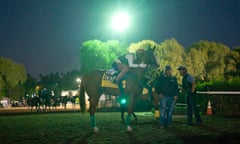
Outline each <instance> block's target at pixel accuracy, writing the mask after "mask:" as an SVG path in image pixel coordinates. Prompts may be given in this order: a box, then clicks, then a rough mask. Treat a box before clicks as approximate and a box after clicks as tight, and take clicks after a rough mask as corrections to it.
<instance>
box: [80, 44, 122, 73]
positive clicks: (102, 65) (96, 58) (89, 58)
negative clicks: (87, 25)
mask: <svg viewBox="0 0 240 144" xmlns="http://www.w3.org/2000/svg"><path fill="white" fill-rule="evenodd" d="M126 48H127V47H126V45H124V44H121V43H119V42H118V41H107V42H102V41H100V40H90V41H86V42H84V43H83V45H82V47H81V49H80V61H81V71H82V72H83V74H86V73H88V72H90V71H92V70H95V69H108V68H110V67H111V64H112V62H113V61H114V59H116V58H117V57H118V56H119V55H122V54H123V53H125V52H126Z"/></svg>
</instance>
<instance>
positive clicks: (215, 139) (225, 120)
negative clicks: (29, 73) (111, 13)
mask: <svg viewBox="0 0 240 144" xmlns="http://www.w3.org/2000/svg"><path fill="white" fill-rule="evenodd" d="M136 114H137V116H138V121H137V122H135V121H132V128H133V132H131V133H129V132H126V127H125V126H124V125H123V124H122V123H121V122H120V113H117V112H105V113H103V112H99V113H97V114H96V117H97V125H98V127H99V129H100V131H99V133H97V134H95V133H93V131H92V129H90V127H89V115H88V114H82V113H79V112H69V113H61V112H59V113H45V114H43V113H42V114H29V113H28V114H26V113H23V114H17V115H6V114H4V115H1V116H0V126H1V127H0V133H1V135H0V139H1V143H54V144H55V143H62V144H113V143H115V144H155V143H156V144H159V143H160V144H161V143H166V144H169V143H170V144H171V143H179V144H184V143H188V144H193V143H196V144H200V143H201V144H202V143H204V144H206V143H211V144H212V143H218V144H219V143H233V144H235V143H236V144H237V143H239V142H240V141H239V137H240V121H239V117H233V118H230V117H218V116H202V118H203V124H202V125H193V126H186V125H185V120H186V116H184V115H181V116H179V115H177V116H176V115H175V116H174V117H173V124H172V125H171V126H170V127H168V128H166V129H159V128H158V127H157V125H156V120H155V118H154V116H153V115H152V114H151V113H146V112H145V113H136Z"/></svg>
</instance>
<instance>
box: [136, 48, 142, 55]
mask: <svg viewBox="0 0 240 144" xmlns="http://www.w3.org/2000/svg"><path fill="white" fill-rule="evenodd" d="M143 52H144V49H142V48H140V49H138V50H137V51H136V56H137V57H138V56H139V55H140V54H141V53H143Z"/></svg>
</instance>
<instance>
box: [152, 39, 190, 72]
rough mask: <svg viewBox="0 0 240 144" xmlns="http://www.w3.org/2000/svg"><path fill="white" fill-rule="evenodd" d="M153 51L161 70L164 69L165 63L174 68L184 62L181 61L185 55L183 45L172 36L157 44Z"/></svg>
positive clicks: (174, 70)
mask: <svg viewBox="0 0 240 144" xmlns="http://www.w3.org/2000/svg"><path fill="white" fill-rule="evenodd" d="M155 51H156V55H157V58H158V62H159V64H160V69H161V70H164V67H165V66H166V65H170V66H171V67H173V68H176V67H177V66H179V65H183V64H184V63H183V62H184V58H185V55H186V54H185V50H184V47H183V46H182V45H181V44H179V43H178V41H177V40H176V39H174V38H172V39H167V40H165V41H163V42H162V43H160V44H159V45H157V48H156V50H155ZM176 72H177V70H176V69H173V73H176Z"/></svg>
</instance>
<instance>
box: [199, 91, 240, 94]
mask: <svg viewBox="0 0 240 144" xmlns="http://www.w3.org/2000/svg"><path fill="white" fill-rule="evenodd" d="M196 93H197V94H229V95H240V91H203V92H200V91H197V92H196Z"/></svg>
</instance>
